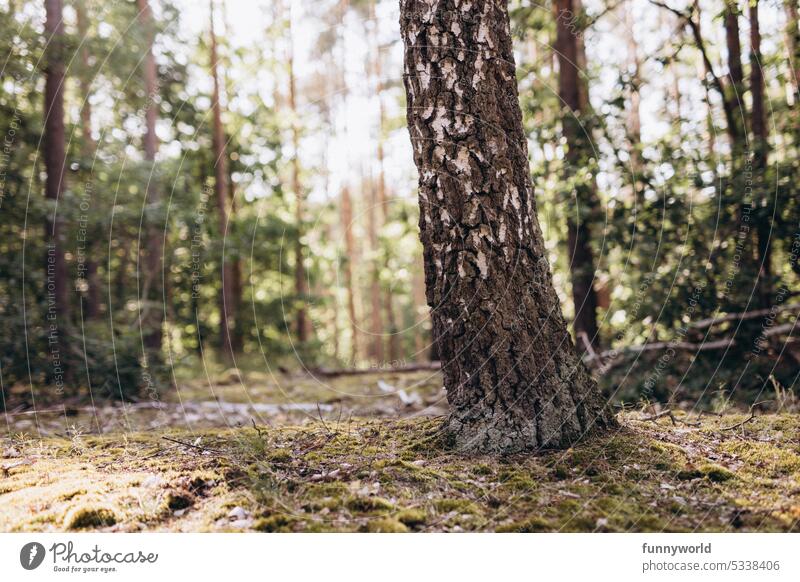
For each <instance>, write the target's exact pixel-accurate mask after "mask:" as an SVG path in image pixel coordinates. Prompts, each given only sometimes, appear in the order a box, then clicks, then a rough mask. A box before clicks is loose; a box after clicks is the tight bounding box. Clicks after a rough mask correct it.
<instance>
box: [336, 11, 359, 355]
mask: <svg viewBox="0 0 800 582" xmlns="http://www.w3.org/2000/svg"><path fill="white" fill-rule="evenodd" d="M349 6H350V2H349V0H340V2H339V7H338V8H339V23H340V26H339V35H340V38H339V47H340V58H339V63H340V66H339V70H338V73H339V85H340V93H341V103H342V107H343V108H344V109H345V110H346V109H347V96H348V92H349V88H348V86H347V74H346V70H345V66H346V62H347V54H348V53H347V46H346V44H347V38H346V30H345V16H346V14H347V10H348V8H349ZM344 134H345V136H346V137H347V136H348V135H349V134H348V124H347V122H345V126H344ZM340 203H341V207H340V209H341V218H342V232H343V233H344V247H345V254H346V255H347V256H346V257H345V260H344V279H345V288H346V293H347V317H348V319H349V325H350V361H351V365H352V366H353V367H355V366H356V365H357V364H358V360H359V355H360V354H359V343H360V342H359V337H358V336H359V324H358V316H357V314H356V303H357V299H356V291H355V282H354V278H353V263H354V261H355V260H356V246H355V240H354V237H353V200H352V197H351V195H350V188H349V187H348V186H347V185H346V184H345V186H344V187H343V188H342V193H341V199H340Z"/></svg>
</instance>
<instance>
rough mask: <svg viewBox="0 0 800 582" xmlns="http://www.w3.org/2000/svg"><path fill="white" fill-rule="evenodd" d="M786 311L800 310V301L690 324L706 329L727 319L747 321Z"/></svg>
mask: <svg viewBox="0 0 800 582" xmlns="http://www.w3.org/2000/svg"><path fill="white" fill-rule="evenodd" d="M785 311H800V303H788V304H786V305H780V306H777V305H774V306H772V307H767V308H765V309H754V310H753V311H745V312H744V313H728V314H727V315H723V316H722V317H717V316H714V317H709V318H707V319H701V320H700V321H696V322H694V323H691V324H689V327H691V328H692V329H705V328H707V327H713V326H715V325H717V324H720V323H724V322H727V321H746V320H748V319H757V318H759V317H763V316H765V315H770V314H772V313H776V314H777V313H783V312H785Z"/></svg>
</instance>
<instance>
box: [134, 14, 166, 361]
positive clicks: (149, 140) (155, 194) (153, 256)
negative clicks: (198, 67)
mask: <svg viewBox="0 0 800 582" xmlns="http://www.w3.org/2000/svg"><path fill="white" fill-rule="evenodd" d="M137 2H138V7H139V21H140V23H141V25H142V27H143V28H144V30H145V33H146V34H147V52H146V53H145V57H144V85H145V93H146V94H145V105H146V109H145V126H146V130H145V135H144V159H145V160H146V161H147V162H149V163H150V164H151V168H152V169H151V173H150V177H149V179H148V181H147V194H146V196H147V206H149V207H151V208H153V207H157V206H158V205H159V204H160V202H161V192H160V189H159V184H158V180H157V176H156V175H155V159H156V153H157V152H158V137H157V136H156V118H157V116H158V105H157V101H156V100H157V98H158V76H157V72H156V61H155V57H154V56H153V38H154V30H153V15H152V12H151V11H150V5H149V4H148V0H137ZM149 223H150V224H149V225H148V229H147V239H148V240H147V273H146V274H145V285H144V289H145V292H144V297H143V299H144V300H145V302H146V305H145V307H144V309H145V316H144V317H143V318H142V319H143V321H142V323H143V325H144V327H145V333H144V346H145V348H147V349H148V351H149V352H150V355H151V356H153V357H158V356H159V355H160V352H161V343H162V326H163V323H164V310H163V305H161V302H160V298H161V295H160V293H159V291H160V290H162V289H163V285H162V276H163V271H164V269H163V260H164V259H163V254H164V246H163V240H164V229H163V228H161V226H162V225H160V224H158V223H157V222H156V221H154V220H152V219H151V220H150V221H149Z"/></svg>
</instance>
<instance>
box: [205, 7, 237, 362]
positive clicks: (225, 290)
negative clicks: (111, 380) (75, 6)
mask: <svg viewBox="0 0 800 582" xmlns="http://www.w3.org/2000/svg"><path fill="white" fill-rule="evenodd" d="M209 7H210V32H211V77H212V79H213V82H214V94H213V98H212V102H211V112H212V115H213V134H212V136H211V137H212V139H211V141H212V148H213V150H214V194H215V198H216V200H217V219H218V221H219V236H221V237H222V241H221V242H222V250H221V251H220V259H219V260H220V275H221V276H222V282H221V283H220V288H219V293H220V294H219V331H220V347H221V349H222V357H223V358H225V359H227V360H232V359H233V357H234V350H233V341H232V339H231V327H232V325H233V324H234V321H233V319H234V318H233V314H232V309H231V307H232V306H231V301H232V298H233V289H232V284H233V279H234V274H233V269H232V268H231V265H230V263H229V262H228V261H227V259H226V258H225V242H226V240H227V235H228V154H227V152H226V148H225V131H224V129H223V128H222V104H221V103H220V93H221V91H220V81H219V59H218V55H217V35H216V32H215V30H214V0H209Z"/></svg>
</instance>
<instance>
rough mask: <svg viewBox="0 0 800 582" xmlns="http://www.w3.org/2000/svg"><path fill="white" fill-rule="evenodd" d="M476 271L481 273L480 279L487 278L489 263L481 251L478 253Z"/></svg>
mask: <svg viewBox="0 0 800 582" xmlns="http://www.w3.org/2000/svg"><path fill="white" fill-rule="evenodd" d="M477 261H478V270H479V271H480V272H481V279H486V277H488V276H489V263H488V262H487V261H486V255H485V254H483V251H478V257H477Z"/></svg>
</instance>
